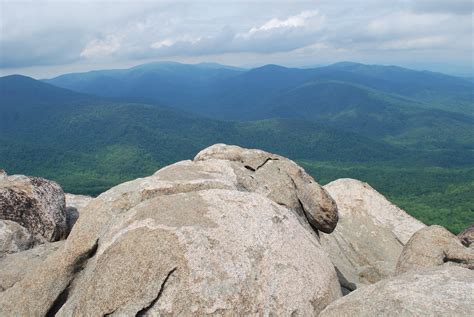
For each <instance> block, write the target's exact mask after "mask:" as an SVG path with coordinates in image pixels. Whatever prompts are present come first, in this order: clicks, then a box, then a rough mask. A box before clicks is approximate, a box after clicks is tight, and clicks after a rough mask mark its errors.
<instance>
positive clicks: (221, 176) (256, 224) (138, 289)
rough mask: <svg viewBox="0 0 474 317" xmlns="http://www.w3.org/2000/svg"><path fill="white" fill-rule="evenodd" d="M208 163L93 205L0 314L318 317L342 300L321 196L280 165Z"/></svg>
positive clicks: (0, 301)
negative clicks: (323, 235) (322, 236)
mask: <svg viewBox="0 0 474 317" xmlns="http://www.w3.org/2000/svg"><path fill="white" fill-rule="evenodd" d="M227 151H232V152H239V151H240V152H242V153H245V159H242V160H239V161H235V160H231V159H229V155H227V154H226V152H227ZM210 152H212V155H211V154H209V157H205V155H198V157H197V158H196V159H195V160H194V161H183V162H179V163H176V164H173V165H171V166H168V167H166V168H163V169H161V170H160V171H158V172H156V173H155V174H154V175H153V176H150V177H146V178H142V179H136V180H134V181H131V182H127V183H123V184H121V185H119V186H116V187H114V188H112V189H110V190H109V191H107V192H105V193H103V194H101V195H100V196H98V197H97V198H95V199H94V200H92V201H91V202H90V203H89V204H88V205H87V208H85V209H84V210H83V211H82V212H81V216H80V217H79V219H78V220H77V222H76V224H75V225H74V227H73V229H72V231H71V233H70V235H69V237H68V239H67V241H66V244H65V245H64V247H63V248H60V249H59V250H58V251H57V252H55V253H53V254H51V255H50V256H49V257H48V258H47V259H46V260H45V261H44V262H43V263H42V265H41V266H39V267H37V268H36V269H35V270H34V271H32V272H30V273H28V274H27V275H26V276H25V277H24V278H23V279H22V280H21V281H18V282H17V283H16V284H15V285H14V286H13V287H11V288H9V289H7V290H6V291H4V292H3V293H2V296H1V297H0V315H46V314H48V315H53V314H56V313H57V314H58V315H60V316H69V315H73V314H77V315H106V314H112V315H114V314H115V315H132V314H138V315H142V314H146V313H149V314H175V315H177V314H182V315H202V314H211V313H214V314H256V313H260V314H270V313H273V314H277V315H290V314H292V313H295V314H300V315H315V314H318V313H319V312H320V311H321V310H322V309H324V307H326V306H327V305H328V304H329V303H330V302H332V301H334V300H335V299H337V298H338V297H340V296H341V293H340V286H339V283H338V280H337V276H336V272H335V270H334V267H333V265H332V263H331V262H330V260H329V259H328V257H327V256H326V255H325V253H324V252H323V250H322V249H321V247H320V244H319V241H318V237H317V233H316V231H315V230H314V229H315V228H317V227H318V226H319V228H322V229H324V230H327V231H329V229H330V227H332V226H334V225H335V224H332V223H331V221H335V220H334V219H337V209H336V207H335V205H334V201H333V200H332V199H331V198H330V197H329V196H328V195H327V193H326V192H325V191H324V190H322V189H320V188H318V187H319V185H317V183H316V182H314V180H312V179H311V178H310V177H309V176H307V174H305V173H304V171H303V170H302V169H300V168H298V167H297V165H296V164H294V163H293V162H291V161H289V160H287V159H284V158H282V157H278V156H273V155H272V154H269V153H266V152H262V151H257V150H254V151H252V150H244V149H240V148H237V147H228V146H223V145H219V146H217V147H211V148H210ZM220 152H222V153H220ZM203 153H204V154H205V153H206V151H204V152H202V153H201V154H203ZM252 153H253V155H252ZM265 153H266V154H265ZM206 155H207V154H206ZM264 155H267V156H270V157H273V158H277V159H272V160H267V159H264V161H263V162H261V158H262V157H264ZM265 161H266V162H265ZM273 161H275V162H273ZM278 161H282V162H283V161H285V162H283V163H282V162H278ZM286 161H288V162H286ZM254 162H260V163H256V164H254ZM262 163H264V164H262ZM280 163H282V164H280ZM249 164H251V165H249ZM273 164H279V165H278V167H279V168H280V170H279V169H276V168H275V169H273V166H272V165H273ZM245 165H248V166H249V167H251V168H248V167H245ZM267 168H269V169H270V168H271V170H273V171H274V174H272V173H270V171H268V172H267V174H268V175H267V176H260V173H257V172H258V171H260V170H262V171H261V172H262V173H263V171H264V170H265V169H267ZM285 169H288V170H285ZM262 175H263V174H262ZM293 178H294V179H293ZM290 179H292V180H293V181H294V183H295V184H296V185H293V186H290V187H288V188H287V189H286V190H287V192H286V193H283V192H282V189H283V188H284V186H283V185H282V184H281V182H285V184H286V183H288V182H290V183H291V181H290ZM298 184H300V186H301V187H303V190H301V191H300V189H301V187H300V186H298ZM312 191H313V192H315V193H318V194H319V196H316V197H317V198H319V199H320V200H318V199H316V198H314V197H304V195H305V194H304V193H309V192H312ZM278 192H280V193H281V195H282V197H279V196H278V195H276V194H275V193H278ZM300 195H301V196H300ZM283 196H284V197H283ZM298 200H299V201H300V202H301V204H299V203H298V204H297V202H298ZM303 200H304V201H305V204H306V205H305V204H303ZM293 203H294V204H293ZM301 205H303V206H301ZM320 213H327V215H321V214H320ZM331 213H332V214H331ZM308 214H312V215H313V216H312V218H310V217H307V215H308ZM308 219H309V220H308ZM331 219H332V220H331ZM310 221H311V222H312V223H311V222H310Z"/></svg>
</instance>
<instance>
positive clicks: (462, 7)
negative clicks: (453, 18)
mask: <svg viewBox="0 0 474 317" xmlns="http://www.w3.org/2000/svg"><path fill="white" fill-rule="evenodd" d="M411 7H412V9H413V10H414V11H415V12H419V13H445V14H456V15H469V14H472V12H473V11H474V4H473V2H472V0H413V1H411Z"/></svg>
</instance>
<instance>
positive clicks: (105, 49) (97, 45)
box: [80, 35, 121, 58]
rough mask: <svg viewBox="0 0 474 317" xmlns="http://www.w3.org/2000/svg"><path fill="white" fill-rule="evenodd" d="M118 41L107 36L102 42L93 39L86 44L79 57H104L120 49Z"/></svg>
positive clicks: (113, 37) (114, 37) (115, 37)
mask: <svg viewBox="0 0 474 317" xmlns="http://www.w3.org/2000/svg"><path fill="white" fill-rule="evenodd" d="M120 46H121V44H120V39H119V38H118V37H117V36H112V35H109V36H107V38H105V39H103V40H98V39H94V40H92V41H90V42H89V43H87V45H86V47H85V48H84V49H83V50H82V52H81V54H80V56H81V57H85V58H96V57H106V56H109V55H111V54H113V53H115V52H117V51H118V50H119V49H120Z"/></svg>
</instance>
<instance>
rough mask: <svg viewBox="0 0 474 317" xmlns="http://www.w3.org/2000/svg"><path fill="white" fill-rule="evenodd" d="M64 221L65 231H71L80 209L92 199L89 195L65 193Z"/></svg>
mask: <svg viewBox="0 0 474 317" xmlns="http://www.w3.org/2000/svg"><path fill="white" fill-rule="evenodd" d="M65 198H66V223H67V231H68V233H69V232H71V230H72V227H73V226H74V224H75V223H76V221H77V218H79V215H80V213H81V211H82V210H83V209H84V208H85V207H86V206H87V204H88V203H89V202H90V201H91V200H92V199H93V198H92V197H90V196H84V195H73V194H66V195H65Z"/></svg>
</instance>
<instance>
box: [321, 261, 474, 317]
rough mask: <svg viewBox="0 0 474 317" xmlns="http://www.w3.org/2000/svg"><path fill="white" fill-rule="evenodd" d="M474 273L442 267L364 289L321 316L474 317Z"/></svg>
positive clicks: (392, 279) (385, 281) (409, 274)
mask: <svg viewBox="0 0 474 317" xmlns="http://www.w3.org/2000/svg"><path fill="white" fill-rule="evenodd" d="M473 285H474V271H472V270H469V269H465V268H460V267H452V266H448V265H443V266H439V267H434V268H428V269H423V270H420V271H410V272H407V273H405V274H402V275H399V276H396V277H392V278H389V279H385V280H382V281H379V282H377V283H375V284H372V285H368V286H364V287H362V288H360V289H358V290H356V291H354V292H352V293H350V294H349V295H347V296H344V297H343V298H341V299H339V300H337V301H335V302H333V303H332V304H330V305H329V306H328V307H327V308H326V309H324V310H323V311H322V313H321V314H320V315H319V316H321V317H330V316H338V317H339V316H472V312H473V311H474V291H473Z"/></svg>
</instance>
